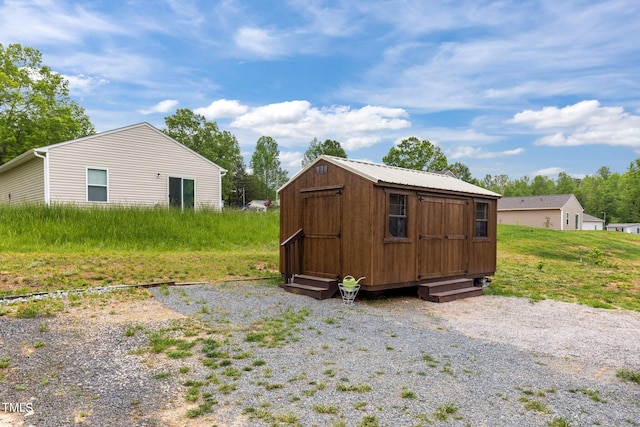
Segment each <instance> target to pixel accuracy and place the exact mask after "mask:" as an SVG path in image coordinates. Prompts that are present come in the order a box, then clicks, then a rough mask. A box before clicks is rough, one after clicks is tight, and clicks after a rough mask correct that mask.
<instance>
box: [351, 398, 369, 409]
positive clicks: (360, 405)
mask: <svg viewBox="0 0 640 427" xmlns="http://www.w3.org/2000/svg"><path fill="white" fill-rule="evenodd" d="M366 406H367V402H365V401H364V400H361V401H359V402H356V403H354V404H353V409H357V410H364V408H365V407H366Z"/></svg>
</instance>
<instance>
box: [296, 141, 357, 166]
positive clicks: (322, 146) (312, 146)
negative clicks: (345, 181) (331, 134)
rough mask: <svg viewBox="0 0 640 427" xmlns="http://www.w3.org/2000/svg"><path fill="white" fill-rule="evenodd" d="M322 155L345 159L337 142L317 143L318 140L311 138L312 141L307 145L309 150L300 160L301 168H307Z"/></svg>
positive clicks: (343, 152) (345, 156)
mask: <svg viewBox="0 0 640 427" xmlns="http://www.w3.org/2000/svg"><path fill="white" fill-rule="evenodd" d="M323 154H327V155H329V156H335V157H342V158H343V159H346V158H347V153H346V152H345V151H344V149H343V148H342V146H341V145H340V143H339V142H338V141H334V140H332V139H326V140H325V141H324V142H320V141H318V138H313V141H311V142H310V143H309V148H308V149H307V151H306V152H305V153H304V157H303V158H302V167H305V166H307V165H308V164H310V163H311V162H313V161H314V160H315V159H316V158H318V157H320V156H321V155H323Z"/></svg>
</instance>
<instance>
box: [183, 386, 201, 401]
mask: <svg viewBox="0 0 640 427" xmlns="http://www.w3.org/2000/svg"><path fill="white" fill-rule="evenodd" d="M198 399H200V388H199V387H196V386H193V387H189V388H188V389H187V393H186V394H185V396H184V400H186V401H187V402H197V401H198Z"/></svg>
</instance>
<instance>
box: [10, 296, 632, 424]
mask: <svg viewBox="0 0 640 427" xmlns="http://www.w3.org/2000/svg"><path fill="white" fill-rule="evenodd" d="M151 292H152V294H153V298H151V299H147V300H144V301H140V300H124V301H110V302H109V303H107V304H91V303H90V302H85V303H84V304H81V305H80V306H76V307H71V306H69V308H68V310H67V313H64V314H58V315H57V316H56V317H53V318H36V319H14V318H9V317H6V316H5V317H0V331H1V334H0V361H1V360H3V359H4V360H8V363H7V365H8V366H7V367H6V368H3V369H0V401H1V402H0V405H1V404H2V403H4V402H7V403H14V404H17V403H29V405H30V406H29V407H27V408H25V409H32V410H31V411H25V412H26V413H25V412H22V413H20V412H9V411H6V409H5V410H4V411H3V407H2V406H0V425H35V426H59V425H75V424H80V423H81V424H82V425H95V426H106V425H113V426H138V425H139V426H158V425H162V426H164V425H166V426H174V425H175V426H178V425H179V426H199V425H218V426H243V425H251V426H270V425H301V426H314V425H317V426H358V425H362V426H376V425H380V426H421V425H424V426H427V425H447V426H547V425H558V426H560V425H572V426H585V425H600V426H634V425H635V426H640V385H638V384H636V383H629V382H623V381H621V380H619V379H618V378H616V372H617V371H618V370H619V369H629V370H634V371H639V370H640V339H639V338H640V313H637V312H629V311H612V310H602V309H592V308H588V307H584V306H579V305H575V304H566V303H558V302H553V301H540V302H536V303H531V302H529V301H528V300H526V299H517V298H503V297H492V296H483V297H478V298H473V299H468V300H461V301H456V302H452V303H446V304H433V303H429V302H425V301H422V300H420V299H418V298H417V297H413V296H402V297H393V298H385V299H375V300H368V301H363V300H357V301H356V305H355V306H354V307H346V306H344V305H343V304H342V302H341V300H340V299H338V298H336V299H332V300H325V301H317V300H314V299H312V298H309V297H304V296H299V295H294V294H289V293H286V292H284V291H282V290H281V289H279V288H277V287H274V286H267V285H261V284H255V283H249V284H247V283H235V284H224V285H198V286H188V287H175V288H168V289H154V290H152V291H151ZM276 330H277V331H278V332H279V333H280V335H275V334H274V335H270V337H271V340H266V339H264V335H265V334H266V333H267V332H269V331H272V332H273V331H276ZM158 331H162V334H164V335H166V336H171V337H175V338H176V339H179V340H191V341H193V340H195V341H194V342H195V344H194V345H193V347H191V348H190V350H189V351H187V352H182V353H180V352H179V351H177V350H176V349H175V348H174V349H173V350H176V351H174V352H171V351H169V350H165V351H159V352H157V353H155V352H153V351H152V350H151V349H150V337H151V336H152V335H151V334H152V333H153V332H156V333H157V332H158ZM162 334H161V335H162ZM164 335H163V336H164ZM267 335H268V334H267ZM156 336H158V335H157V334H156ZM207 342H208V343H215V346H216V352H217V354H223V356H222V357H220V358H218V359H216V358H214V357H215V356H213V355H212V354H207V356H209V357H205V354H204V353H203V350H204V346H205V343H207ZM37 343H41V344H37ZM0 366H1V365H0ZM198 409H202V411H201V412H202V413H201V414H198V413H197V412H194V411H197V410H198ZM188 410H191V411H192V412H191V413H190V414H191V416H194V415H195V417H194V418H190V417H187V411H188ZM3 422H4V423H5V424H2V423H3ZM20 423H22V424H20ZM553 423H555V424H553Z"/></svg>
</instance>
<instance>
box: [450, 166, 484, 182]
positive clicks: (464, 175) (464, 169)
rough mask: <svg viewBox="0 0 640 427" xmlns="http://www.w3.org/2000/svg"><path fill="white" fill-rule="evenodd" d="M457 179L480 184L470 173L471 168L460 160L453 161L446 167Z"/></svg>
mask: <svg viewBox="0 0 640 427" xmlns="http://www.w3.org/2000/svg"><path fill="white" fill-rule="evenodd" d="M447 169H448V170H450V171H451V172H453V174H454V175H455V176H457V177H458V178H459V179H461V180H463V181H465V182H468V183H470V184H474V185H480V181H478V180H477V179H475V178H474V177H473V176H472V175H471V170H470V169H469V167H468V166H467V165H465V164H464V163H461V162H455V163H452V164H450V165H449V166H448V167H447Z"/></svg>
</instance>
